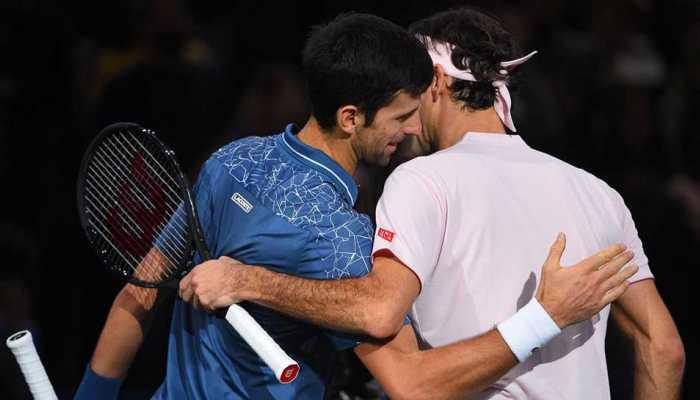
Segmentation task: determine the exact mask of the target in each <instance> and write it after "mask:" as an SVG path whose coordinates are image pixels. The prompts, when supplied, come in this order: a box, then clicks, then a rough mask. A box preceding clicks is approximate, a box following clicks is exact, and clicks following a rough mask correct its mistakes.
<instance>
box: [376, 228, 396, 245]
mask: <svg viewBox="0 0 700 400" xmlns="http://www.w3.org/2000/svg"><path fill="white" fill-rule="evenodd" d="M377 235H379V237H380V238H382V239H384V240H386V241H387V242H391V241H392V240H394V232H392V231H388V230H386V229H384V228H379V232H377Z"/></svg>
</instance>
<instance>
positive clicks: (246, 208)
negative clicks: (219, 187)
mask: <svg viewBox="0 0 700 400" xmlns="http://www.w3.org/2000/svg"><path fill="white" fill-rule="evenodd" d="M231 200H233V202H234V203H236V204H237V205H238V207H240V208H241V210H243V212H245V213H246V214H249V213H250V212H251V211H253V205H252V204H250V202H249V201H248V200H246V199H245V197H243V195H241V194H240V193H238V192H236V193H234V194H233V195H232V196H231Z"/></svg>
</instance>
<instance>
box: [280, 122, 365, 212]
mask: <svg viewBox="0 0 700 400" xmlns="http://www.w3.org/2000/svg"><path fill="white" fill-rule="evenodd" d="M298 132H299V128H297V127H296V126H295V125H294V124H289V125H287V128H285V130H284V133H283V134H282V136H281V141H282V145H283V147H284V148H286V149H287V150H289V153H290V154H291V155H292V156H293V157H295V158H296V159H298V160H299V161H301V162H302V163H304V164H305V165H308V166H309V167H311V168H313V169H314V170H316V171H319V172H321V173H323V174H324V175H326V176H328V177H329V178H331V180H333V181H334V182H335V183H337V184H338V187H339V189H340V192H341V193H342V194H343V197H344V198H345V199H346V200H347V201H348V203H349V204H350V205H351V206H354V205H355V201H356V200H357V183H355V180H354V179H353V178H352V176H351V175H350V174H348V172H347V171H345V170H344V169H343V167H341V166H340V165H339V164H338V163H337V162H335V161H333V159H332V158H330V157H328V155H326V153H324V152H322V151H321V150H319V149H317V148H315V147H311V146H309V145H307V144H306V143H304V142H302V141H301V140H299V138H297V135H296V134H297V133H298Z"/></svg>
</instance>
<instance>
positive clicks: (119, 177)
mask: <svg viewBox="0 0 700 400" xmlns="http://www.w3.org/2000/svg"><path fill="white" fill-rule="evenodd" d="M101 156H102V155H101V154H99V151H98V152H96V158H100V157H101ZM96 164H98V166H99V167H100V168H102V169H103V171H106V173H107V174H109V175H110V177H109V178H112V179H113V180H116V181H119V182H120V183H121V184H128V185H129V186H130V187H131V188H133V189H135V191H136V192H138V193H134V191H131V190H127V191H125V194H126V195H129V197H130V199H132V200H136V201H138V203H140V204H141V206H143V207H145V208H151V209H153V208H155V205H154V204H153V203H152V202H151V201H150V200H149V199H148V196H146V195H145V194H144V193H143V192H142V191H141V190H140V189H139V187H138V185H137V183H136V181H134V180H133V179H129V178H128V177H129V174H119V172H118V171H115V170H114V169H113V168H111V167H110V165H111V164H110V163H109V162H108V161H105V160H99V159H97V160H96ZM89 170H90V171H92V172H95V173H96V175H98V176H99V177H100V179H101V180H102V185H103V186H104V187H106V188H108V190H109V191H110V192H111V194H112V196H113V200H112V202H115V203H116V204H117V205H119V206H120V207H121V202H119V201H114V200H116V199H118V193H116V192H115V189H114V188H113V187H112V186H113V185H112V184H110V183H109V182H108V181H107V180H106V178H107V177H106V176H105V172H102V171H99V170H97V168H93V166H92V165H91V166H90V167H89ZM135 175H137V176H136V178H140V177H141V176H140V175H139V174H135ZM107 201H109V200H107ZM110 203H111V202H110ZM147 203H148V204H147ZM130 205H131V210H132V211H133V212H138V210H137V209H134V205H133V204H130ZM122 209H123V208H122ZM167 211H168V212H169V213H170V214H172V215H175V214H176V213H177V212H178V211H177V210H173V209H172V208H167ZM143 214H144V213H139V215H143ZM126 215H127V216H129V218H130V219H131V216H130V214H129V213H126ZM142 218H144V219H147V220H148V222H150V223H151V224H155V226H156V228H159V229H163V228H164V224H165V221H157V220H155V219H154V217H153V216H152V215H151V214H150V213H146V214H145V215H143V216H142ZM181 220H182V217H181V218H180V221H181ZM131 221H132V222H133V223H134V224H136V225H137V226H138V227H139V229H140V230H141V231H142V234H143V233H145V232H143V229H142V228H141V226H140V225H139V224H138V223H136V222H135V221H134V220H133V219H131ZM172 221H173V225H174V226H175V227H177V228H178V231H177V233H179V239H180V241H181V242H185V241H186V239H185V237H184V235H183V233H181V232H180V231H183V232H184V231H185V228H184V227H183V226H182V223H178V219H177V218H174V219H172ZM140 222H141V223H143V222H144V221H140ZM166 241H168V242H170V243H169V244H170V246H171V250H174V249H176V248H178V247H179V246H178V245H177V243H173V242H172V241H171V239H169V237H167V236H166ZM176 253H179V255H180V256H183V254H182V252H176Z"/></svg>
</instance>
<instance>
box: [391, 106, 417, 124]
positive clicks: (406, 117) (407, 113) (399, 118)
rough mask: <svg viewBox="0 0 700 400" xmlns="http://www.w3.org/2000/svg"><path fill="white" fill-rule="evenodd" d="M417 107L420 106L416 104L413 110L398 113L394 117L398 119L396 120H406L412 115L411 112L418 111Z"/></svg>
mask: <svg viewBox="0 0 700 400" xmlns="http://www.w3.org/2000/svg"><path fill="white" fill-rule="evenodd" d="M418 107H420V105H417V106H416V108H414V109H413V110H411V111H409V112H406V113H403V114H401V115H399V116H398V117H396V119H398V120H400V121H405V120H407V119H408V118H409V117H410V116H411V115H413V113H415V112H416V111H418Z"/></svg>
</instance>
